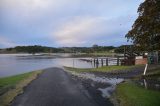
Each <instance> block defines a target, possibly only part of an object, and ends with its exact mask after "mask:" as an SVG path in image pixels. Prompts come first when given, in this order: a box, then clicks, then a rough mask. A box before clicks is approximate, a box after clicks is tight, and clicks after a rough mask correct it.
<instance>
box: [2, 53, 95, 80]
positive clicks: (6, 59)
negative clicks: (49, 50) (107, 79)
mask: <svg viewBox="0 0 160 106" xmlns="http://www.w3.org/2000/svg"><path fill="white" fill-rule="evenodd" d="M61 55H62V54H61ZM65 56H67V54H63V57H65ZM57 57H59V56H57V55H56V56H50V57H47V56H31V55H28V54H0V77H5V76H11V75H16V74H21V73H25V72H29V71H33V70H38V69H44V68H48V67H62V66H69V67H77V68H92V67H93V65H92V64H91V63H90V62H85V61H81V60H80V58H57Z"/></svg>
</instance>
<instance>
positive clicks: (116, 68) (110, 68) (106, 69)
mask: <svg viewBox="0 0 160 106" xmlns="http://www.w3.org/2000/svg"><path fill="white" fill-rule="evenodd" d="M136 67H138V66H104V67H99V68H86V69H81V68H72V67H64V68H65V69H66V70H69V71H75V72H111V71H119V70H130V69H132V68H136Z"/></svg>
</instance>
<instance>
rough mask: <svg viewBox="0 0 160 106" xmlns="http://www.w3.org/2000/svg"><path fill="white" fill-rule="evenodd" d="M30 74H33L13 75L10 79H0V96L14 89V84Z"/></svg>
mask: <svg viewBox="0 0 160 106" xmlns="http://www.w3.org/2000/svg"><path fill="white" fill-rule="evenodd" d="M32 73H33V72H29V73H25V74H20V75H15V76H11V77H5V78H0V95H1V94H3V93H4V92H6V91H8V90H9V89H12V88H14V86H15V84H17V83H18V82H19V81H21V80H23V79H25V78H27V77H29V76H30V75H31V74H32Z"/></svg>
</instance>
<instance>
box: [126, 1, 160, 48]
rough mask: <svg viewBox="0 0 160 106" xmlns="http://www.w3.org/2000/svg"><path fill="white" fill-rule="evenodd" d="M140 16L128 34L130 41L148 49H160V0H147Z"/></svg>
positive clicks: (140, 8)
mask: <svg viewBox="0 0 160 106" xmlns="http://www.w3.org/2000/svg"><path fill="white" fill-rule="evenodd" d="M138 13H139V17H138V18H137V20H136V21H135V23H134V24H133V26H132V29H131V30H130V31H129V32H128V33H127V34H126V37H127V39H128V41H131V42H133V44H135V45H138V46H139V48H141V49H142V50H146V51H152V50H160V0H145V1H144V2H143V3H142V4H141V5H140V6H139V8H138Z"/></svg>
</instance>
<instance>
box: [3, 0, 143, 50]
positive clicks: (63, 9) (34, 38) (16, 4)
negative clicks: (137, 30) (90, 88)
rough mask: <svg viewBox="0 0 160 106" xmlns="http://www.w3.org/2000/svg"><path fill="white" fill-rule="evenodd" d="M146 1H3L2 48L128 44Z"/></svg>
mask: <svg viewBox="0 0 160 106" xmlns="http://www.w3.org/2000/svg"><path fill="white" fill-rule="evenodd" d="M143 1H144V0H0V48H4V47H14V46H17V45H43V46H51V47H52V46H53V47H63V46H69V47H70V46H92V45H93V44H98V45H106V46H109V45H113V46H119V45H122V44H127V40H126V39H125V37H124V36H125V34H126V33H127V32H128V31H129V30H130V29H131V26H132V24H133V23H134V21H135V19H136V18H137V16H138V14H137V9H138V7H139V5H140V3H142V2H143Z"/></svg>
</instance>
